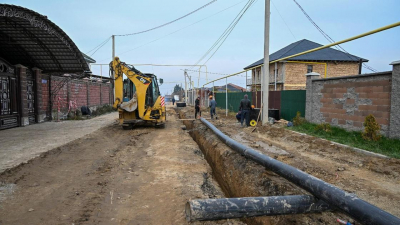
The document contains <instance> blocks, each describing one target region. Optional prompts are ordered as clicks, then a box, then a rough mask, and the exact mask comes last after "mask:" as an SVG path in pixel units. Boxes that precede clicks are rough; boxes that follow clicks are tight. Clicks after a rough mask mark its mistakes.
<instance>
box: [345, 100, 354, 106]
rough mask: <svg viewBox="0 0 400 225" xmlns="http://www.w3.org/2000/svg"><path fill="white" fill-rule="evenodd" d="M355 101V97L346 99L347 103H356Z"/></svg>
mask: <svg viewBox="0 0 400 225" xmlns="http://www.w3.org/2000/svg"><path fill="white" fill-rule="evenodd" d="M354 103H355V99H346V104H349V105H351V104H354Z"/></svg>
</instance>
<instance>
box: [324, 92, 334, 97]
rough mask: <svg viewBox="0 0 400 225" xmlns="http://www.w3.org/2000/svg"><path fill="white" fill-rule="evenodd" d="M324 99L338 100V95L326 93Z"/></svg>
mask: <svg viewBox="0 0 400 225" xmlns="http://www.w3.org/2000/svg"><path fill="white" fill-rule="evenodd" d="M324 98H336V94H332V93H324Z"/></svg>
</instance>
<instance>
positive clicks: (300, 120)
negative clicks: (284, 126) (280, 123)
mask: <svg viewBox="0 0 400 225" xmlns="http://www.w3.org/2000/svg"><path fill="white" fill-rule="evenodd" d="M304 122H305V119H304V118H303V117H301V113H300V112H299V111H297V113H296V117H295V118H293V125H294V126H300V125H301V124H303V123H304Z"/></svg>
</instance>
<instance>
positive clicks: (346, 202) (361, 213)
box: [201, 118, 400, 225]
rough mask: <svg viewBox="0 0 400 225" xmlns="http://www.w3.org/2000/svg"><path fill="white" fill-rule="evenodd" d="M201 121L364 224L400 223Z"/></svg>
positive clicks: (247, 154) (231, 144) (249, 155)
mask: <svg viewBox="0 0 400 225" xmlns="http://www.w3.org/2000/svg"><path fill="white" fill-rule="evenodd" d="M201 122H202V123H204V124H205V125H206V126H207V127H208V128H210V129H211V130H212V131H213V132H214V133H215V134H216V135H217V136H218V138H219V139H220V140H221V141H222V142H224V143H225V144H226V145H227V146H229V147H230V148H232V149H233V150H234V151H236V152H238V153H240V154H241V155H243V156H245V157H246V158H249V159H251V160H253V161H254V162H257V163H258V164H260V165H262V166H264V167H266V168H267V169H269V170H271V171H273V172H274V173H276V174H278V175H280V176H282V177H284V178H285V179H287V180H289V181H290V182H292V183H294V184H296V185H297V186H299V187H301V188H303V189H304V190H306V191H308V192H310V193H311V194H313V195H314V196H315V197H317V198H319V199H322V200H324V201H325V202H327V203H328V204H330V205H332V206H335V207H337V208H339V209H341V210H342V211H344V212H345V213H347V214H348V215H350V216H351V217H353V218H354V219H356V220H358V221H359V222H361V223H363V224H376V225H378V224H379V225H387V224H400V219H399V218H397V217H395V216H393V215H392V214H390V213H388V212H386V211H384V210H382V209H380V208H378V207H376V206H374V205H372V204H370V203H368V202H366V201H364V200H361V199H359V198H358V197H357V196H356V195H355V194H351V193H347V192H345V191H343V190H341V189H339V188H337V187H335V186H333V185H331V184H329V183H326V182H324V181H322V180H320V179H318V178H316V177H314V176H311V175H310V174H307V173H305V172H303V171H301V170H299V169H297V168H295V167H293V166H290V165H287V164H285V163H282V162H280V161H278V160H275V159H273V158H271V157H269V156H266V155H264V154H262V153H260V152H257V151H256V150H254V149H252V148H250V147H247V146H245V145H243V144H240V143H239V142H237V141H235V140H233V139H232V138H230V137H228V136H226V135H225V134H224V133H222V132H221V131H220V130H218V129H217V128H216V127H215V126H214V125H212V124H211V123H210V122H208V121H207V120H205V119H204V118H201Z"/></svg>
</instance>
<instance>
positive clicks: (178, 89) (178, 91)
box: [174, 84, 183, 94]
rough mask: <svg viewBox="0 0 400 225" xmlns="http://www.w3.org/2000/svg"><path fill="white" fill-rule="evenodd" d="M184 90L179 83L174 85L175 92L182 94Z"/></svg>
mask: <svg viewBox="0 0 400 225" xmlns="http://www.w3.org/2000/svg"><path fill="white" fill-rule="evenodd" d="M182 90H183V89H182V87H181V86H179V84H177V85H175V87H174V94H180V93H181V91H182Z"/></svg>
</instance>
